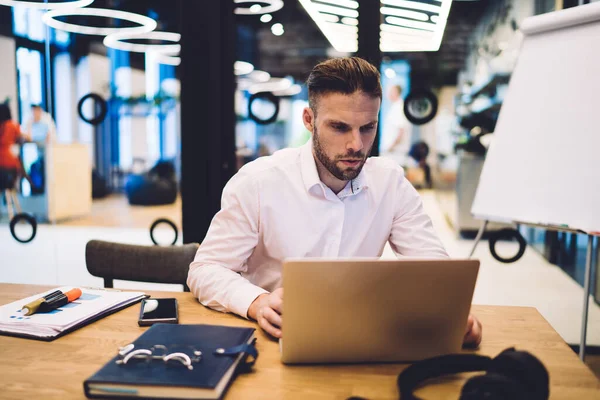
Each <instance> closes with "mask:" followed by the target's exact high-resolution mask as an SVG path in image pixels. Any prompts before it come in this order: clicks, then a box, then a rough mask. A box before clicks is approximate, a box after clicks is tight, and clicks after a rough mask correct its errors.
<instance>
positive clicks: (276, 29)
mask: <svg viewBox="0 0 600 400" xmlns="http://www.w3.org/2000/svg"><path fill="white" fill-rule="evenodd" d="M271 32H272V33H273V35H275V36H281V35H283V33H284V32H285V31H284V30H283V25H282V24H280V23H277V24H273V26H272V27H271Z"/></svg>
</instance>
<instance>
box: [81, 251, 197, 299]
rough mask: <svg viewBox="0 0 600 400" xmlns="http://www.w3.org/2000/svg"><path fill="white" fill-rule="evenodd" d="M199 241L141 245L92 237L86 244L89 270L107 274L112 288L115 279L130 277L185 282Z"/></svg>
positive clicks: (136, 279)
mask: <svg viewBox="0 0 600 400" xmlns="http://www.w3.org/2000/svg"><path fill="white" fill-rule="evenodd" d="M198 246H199V245H198V243H190V244H185V245H183V246H169V247H162V246H139V245H131V244H121V243H113V242H104V241H101V240H90V241H89V242H88V243H87V245H86V247H85V263H86V267H87V270H88V271H89V272H90V274H92V275H94V276H97V277H99V278H104V287H107V288H112V287H113V279H123V280H127V281H138V282H154V283H177V284H181V285H183V287H184V290H185V291H189V288H188V287H187V285H186V280H187V275H188V270H189V267H190V263H191V262H192V261H193V260H194V256H195V255H196V251H197V250H198Z"/></svg>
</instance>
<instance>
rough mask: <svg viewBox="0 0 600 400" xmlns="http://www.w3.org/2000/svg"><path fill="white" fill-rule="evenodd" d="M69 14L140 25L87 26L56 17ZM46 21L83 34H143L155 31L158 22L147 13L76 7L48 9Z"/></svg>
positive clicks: (54, 25)
mask: <svg viewBox="0 0 600 400" xmlns="http://www.w3.org/2000/svg"><path fill="white" fill-rule="evenodd" d="M68 16H86V17H105V18H115V19H120V20H123V21H129V22H133V23H134V24H138V25H139V26H133V27H125V28H98V27H94V26H85V25H77V24H69V23H66V22H62V21H59V20H57V19H56V17H68ZM42 20H43V21H44V23H45V24H46V25H48V26H50V27H52V28H54V29H59V30H62V31H67V32H72V33H79V34H82V35H100V36H105V35H110V34H113V33H128V34H142V33H147V32H150V31H153V30H154V29H156V26H157V23H156V21H155V20H153V19H152V18H150V17H146V16H145V15H141V14H135V13H131V12H126V11H120V10H109V9H106V8H76V9H68V10H52V11H48V12H47V13H45V14H44V16H43V17H42Z"/></svg>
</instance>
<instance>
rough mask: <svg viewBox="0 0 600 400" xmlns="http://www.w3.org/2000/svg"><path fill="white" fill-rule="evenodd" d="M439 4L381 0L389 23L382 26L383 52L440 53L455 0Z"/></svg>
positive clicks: (443, 1) (440, 0) (384, 14)
mask: <svg viewBox="0 0 600 400" xmlns="http://www.w3.org/2000/svg"><path fill="white" fill-rule="evenodd" d="M435 3H437V4H435ZM435 3H434V2H431V1H428V2H421V1H416V0H411V1H409V0H381V4H383V5H385V7H382V8H381V10H380V11H381V14H382V15H383V16H384V20H385V23H384V24H382V25H380V29H381V37H380V49H381V51H383V52H397V51H437V50H439V48H440V45H441V43H442V37H443V36H444V30H445V29H446V22H447V19H448V13H449V11H450V6H451V5H452V0H436V1H435ZM429 21H431V22H429Z"/></svg>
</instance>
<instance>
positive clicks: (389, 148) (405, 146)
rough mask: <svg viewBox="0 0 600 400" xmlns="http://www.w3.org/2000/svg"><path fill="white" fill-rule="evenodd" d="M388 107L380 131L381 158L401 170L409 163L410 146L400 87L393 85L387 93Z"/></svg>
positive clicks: (408, 124) (409, 135) (408, 126)
mask: <svg viewBox="0 0 600 400" xmlns="http://www.w3.org/2000/svg"><path fill="white" fill-rule="evenodd" d="M388 100H389V101H390V107H389V109H388V112H387V114H386V116H385V119H384V120H383V125H382V127H381V129H382V140H383V143H384V144H383V146H382V152H381V153H382V154H381V155H382V156H384V157H387V158H391V159H393V160H394V161H396V162H397V163H398V165H400V166H401V167H403V168H406V167H408V164H409V162H410V158H409V155H408V153H409V151H410V145H411V129H410V128H411V127H410V123H409V122H408V120H407V119H406V117H405V115H404V100H403V99H402V86H400V85H393V86H392V87H390V89H389V91H388Z"/></svg>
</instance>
